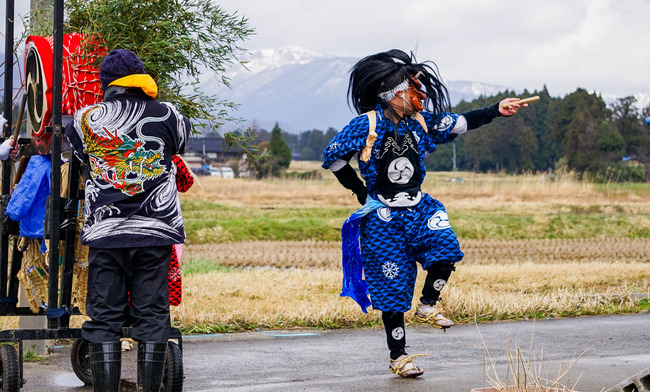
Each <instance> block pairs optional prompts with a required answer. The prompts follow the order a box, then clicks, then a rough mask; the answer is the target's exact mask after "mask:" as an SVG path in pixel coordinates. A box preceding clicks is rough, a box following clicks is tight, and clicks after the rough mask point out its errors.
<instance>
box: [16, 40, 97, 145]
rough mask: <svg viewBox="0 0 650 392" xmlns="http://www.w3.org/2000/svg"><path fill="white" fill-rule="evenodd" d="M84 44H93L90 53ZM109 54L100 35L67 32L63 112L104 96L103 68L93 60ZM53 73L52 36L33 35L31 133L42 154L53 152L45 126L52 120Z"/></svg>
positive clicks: (29, 51) (28, 74) (28, 63)
mask: <svg viewBox="0 0 650 392" xmlns="http://www.w3.org/2000/svg"><path fill="white" fill-rule="evenodd" d="M84 48H89V49H87V50H86V52H87V53H82V50H83V49H84ZM105 54H106V51H105V49H104V48H103V47H102V46H101V45H100V43H99V40H97V39H94V38H92V37H91V38H86V37H84V36H83V35H82V34H79V33H73V34H65V35H64V36H63V63H62V108H61V112H62V114H64V115H66V114H67V115H73V114H74V112H75V111H77V110H78V109H81V108H82V107H84V106H87V105H92V104H95V103H97V102H100V101H101V100H102V90H101V83H100V81H99V77H98V74H99V71H98V69H97V68H96V67H94V66H93V65H91V64H92V63H93V62H94V61H95V60H96V59H97V58H99V57H102V56H104V55H105ZM52 73H53V39H52V37H39V36H35V35H30V36H29V37H27V41H26V43H25V78H26V84H27V86H26V88H27V97H28V100H27V102H28V105H27V112H28V115H27V133H28V135H29V134H31V137H32V144H33V145H34V147H35V149H36V151H38V153H39V154H48V153H49V145H50V135H49V134H48V133H46V132H45V127H47V126H49V125H51V122H52V83H53V82H52V77H53V76H52Z"/></svg>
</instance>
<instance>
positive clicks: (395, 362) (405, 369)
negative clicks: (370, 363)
mask: <svg viewBox="0 0 650 392" xmlns="http://www.w3.org/2000/svg"><path fill="white" fill-rule="evenodd" d="M428 356H429V354H412V355H406V354H405V355H402V356H400V357H399V358H397V359H391V360H390V372H391V373H393V374H395V375H397V376H400V377H402V378H416V377H419V376H421V375H422V373H424V370H422V369H420V368H419V367H417V366H415V364H414V363H413V358H416V357H428Z"/></svg>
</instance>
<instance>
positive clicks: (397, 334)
mask: <svg viewBox="0 0 650 392" xmlns="http://www.w3.org/2000/svg"><path fill="white" fill-rule="evenodd" d="M390 334H391V335H393V339H395V340H402V338H403V337H404V328H402V327H397V328H395V329H394V330H393V331H392V332H391V333H390Z"/></svg>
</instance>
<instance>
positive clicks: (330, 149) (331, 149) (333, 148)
mask: <svg viewBox="0 0 650 392" xmlns="http://www.w3.org/2000/svg"><path fill="white" fill-rule="evenodd" d="M339 147H341V143H338V142H334V143H332V144H330V146H329V147H328V148H327V152H332V151H335V150H337V149H338V148H339Z"/></svg>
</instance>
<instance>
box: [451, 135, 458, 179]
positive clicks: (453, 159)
mask: <svg viewBox="0 0 650 392" xmlns="http://www.w3.org/2000/svg"><path fill="white" fill-rule="evenodd" d="M451 145H452V150H453V156H452V161H453V162H454V181H456V180H457V179H458V177H457V176H456V142H451Z"/></svg>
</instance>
